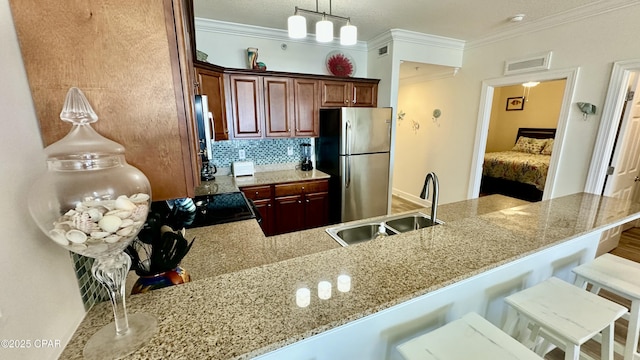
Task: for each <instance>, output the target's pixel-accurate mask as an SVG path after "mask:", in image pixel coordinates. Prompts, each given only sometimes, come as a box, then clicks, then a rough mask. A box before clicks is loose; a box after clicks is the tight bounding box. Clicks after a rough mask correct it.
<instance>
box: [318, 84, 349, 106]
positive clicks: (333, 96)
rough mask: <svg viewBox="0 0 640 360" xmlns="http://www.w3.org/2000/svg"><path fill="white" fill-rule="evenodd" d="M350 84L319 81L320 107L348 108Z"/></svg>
mask: <svg viewBox="0 0 640 360" xmlns="http://www.w3.org/2000/svg"><path fill="white" fill-rule="evenodd" d="M350 85H351V83H349V82H347V81H321V82H320V87H321V89H320V91H321V98H322V100H321V101H320V106H321V107H342V106H349V100H350V98H351V95H350V88H351V86H350Z"/></svg>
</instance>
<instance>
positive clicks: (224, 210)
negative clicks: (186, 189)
mask: <svg viewBox="0 0 640 360" xmlns="http://www.w3.org/2000/svg"><path fill="white" fill-rule="evenodd" d="M187 200H188V199H187ZM192 200H193V205H190V206H178V205H177V203H176V202H175V201H174V202H173V203H172V205H171V206H169V205H168V204H167V202H165V201H161V202H160V201H158V202H154V203H153V204H152V207H151V208H152V211H156V212H159V213H160V214H163V216H162V217H163V218H164V219H165V222H166V223H167V224H168V225H170V226H171V227H172V228H174V229H180V228H183V227H184V228H187V229H190V228H197V227H202V226H210V225H217V224H224V223H228V222H233V221H241V220H248V219H255V218H256V211H255V210H254V208H253V206H251V204H250V201H249V200H248V199H247V198H246V197H245V196H244V194H243V193H242V192H239V191H238V192H232V193H224V194H211V195H201V196H196V197H195V198H193V199H192ZM194 205H195V206H194Z"/></svg>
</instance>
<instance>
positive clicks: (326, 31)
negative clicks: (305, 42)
mask: <svg viewBox="0 0 640 360" xmlns="http://www.w3.org/2000/svg"><path fill="white" fill-rule="evenodd" d="M316 40H317V41H318V42H321V43H327V42H331V41H333V23H332V22H331V21H329V20H327V18H326V17H325V16H323V17H322V20H320V21H318V22H317V23H316Z"/></svg>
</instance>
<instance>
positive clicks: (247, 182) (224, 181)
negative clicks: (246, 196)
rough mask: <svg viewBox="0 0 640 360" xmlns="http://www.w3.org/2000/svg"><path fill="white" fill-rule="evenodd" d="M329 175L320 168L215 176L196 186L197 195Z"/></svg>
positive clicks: (316, 178)
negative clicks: (237, 175) (249, 174)
mask: <svg viewBox="0 0 640 360" xmlns="http://www.w3.org/2000/svg"><path fill="white" fill-rule="evenodd" d="M329 177H330V176H329V175H328V174H325V173H323V172H322V171H320V170H315V169H314V170H311V171H301V170H294V169H288V170H275V171H264V172H256V173H255V174H254V175H253V176H241V177H233V176H231V175H221V176H216V178H215V180H212V181H203V182H202V184H200V186H198V187H197V188H196V196H197V195H208V194H222V193H228V192H235V191H240V189H239V188H241V187H245V186H257V185H271V184H278V183H286V182H296V181H308V180H320V179H328V178H329Z"/></svg>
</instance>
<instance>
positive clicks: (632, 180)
mask: <svg viewBox="0 0 640 360" xmlns="http://www.w3.org/2000/svg"><path fill="white" fill-rule="evenodd" d="M633 75H634V76H632V78H631V79H630V80H629V84H630V85H631V86H630V89H632V91H634V94H633V98H632V100H630V101H629V102H628V103H627V105H626V106H625V111H624V113H623V115H622V122H621V124H620V130H619V133H618V139H617V143H616V147H615V149H614V152H613V157H612V159H611V166H613V167H614V172H613V174H612V175H610V176H608V177H607V180H606V184H605V188H604V192H603V194H604V195H605V196H611V197H614V198H620V199H624V200H634V201H637V200H638V198H639V197H640V192H639V191H637V189H638V183H639V180H640V178H639V176H640V171H639V170H640V91H639V90H640V86H639V85H640V84H639V83H640V82H639V81H638V79H639V78H640V76H639V75H638V73H634V74H633ZM631 227H633V225H632V224H631V223H630V224H629V225H627V226H626V227H625V225H622V226H618V227H616V228H613V229H611V230H608V231H606V232H604V233H603V234H602V238H601V239H600V246H599V248H598V255H599V254H602V253H605V252H608V251H610V250H612V249H613V248H615V247H616V246H618V240H619V239H620V232H621V231H624V230H626V229H628V228H631Z"/></svg>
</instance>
